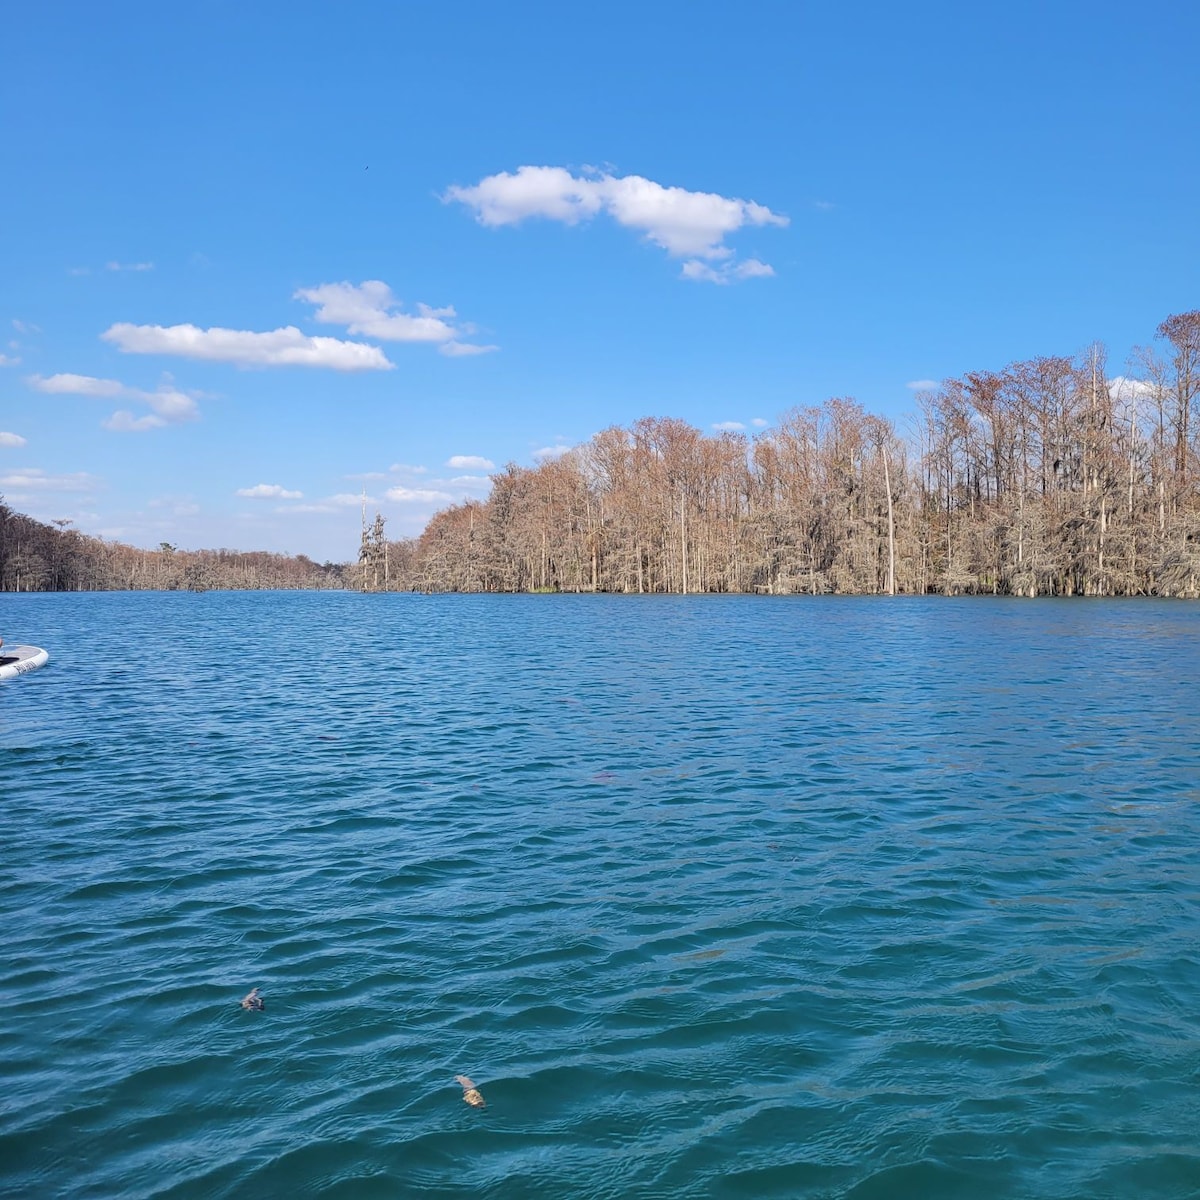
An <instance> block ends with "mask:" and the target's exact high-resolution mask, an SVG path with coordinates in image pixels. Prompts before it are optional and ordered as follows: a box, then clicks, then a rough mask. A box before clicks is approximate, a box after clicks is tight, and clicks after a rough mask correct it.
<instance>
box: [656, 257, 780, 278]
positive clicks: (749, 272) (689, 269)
mask: <svg viewBox="0 0 1200 1200" xmlns="http://www.w3.org/2000/svg"><path fill="white" fill-rule="evenodd" d="M774 274H775V268H774V267H771V266H768V265H767V264H766V263H765V262H759V261H758V259H757V258H748V259H746V261H745V262H740V263H720V264H718V265H717V266H715V267H713V266H711V265H710V264H708V263H706V262H701V261H700V259H698V258H689V259H688V260H687V262H685V263H684V264H683V266H682V267H681V268H680V271H679V278H680V279H690V280H692V282H693V283H720V284H725V283H737V282H738V281H739V280H742V279H766V278H768V277H770V276H772V275H774Z"/></svg>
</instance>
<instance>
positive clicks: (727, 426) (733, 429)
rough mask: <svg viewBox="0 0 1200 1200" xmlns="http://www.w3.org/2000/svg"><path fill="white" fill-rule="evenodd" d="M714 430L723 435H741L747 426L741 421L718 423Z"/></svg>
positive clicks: (715, 424)
mask: <svg viewBox="0 0 1200 1200" xmlns="http://www.w3.org/2000/svg"><path fill="white" fill-rule="evenodd" d="M713 428H714V429H716V430H719V431H720V432H721V433H740V432H741V431H742V430H743V429H745V428H746V426H745V425H743V424H742V423H741V421H717V422H715V423H714V424H713Z"/></svg>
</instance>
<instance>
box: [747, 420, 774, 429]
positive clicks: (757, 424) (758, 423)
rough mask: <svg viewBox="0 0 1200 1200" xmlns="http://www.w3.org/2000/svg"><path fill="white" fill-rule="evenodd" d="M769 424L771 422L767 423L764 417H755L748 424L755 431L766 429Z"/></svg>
mask: <svg viewBox="0 0 1200 1200" xmlns="http://www.w3.org/2000/svg"><path fill="white" fill-rule="evenodd" d="M770 423H771V422H770V421H768V420H767V419H766V417H755V418H754V419H753V420H752V421H751V422H750V424H751V425H753V426H754V428H755V429H766V427H767V426H768V425H770Z"/></svg>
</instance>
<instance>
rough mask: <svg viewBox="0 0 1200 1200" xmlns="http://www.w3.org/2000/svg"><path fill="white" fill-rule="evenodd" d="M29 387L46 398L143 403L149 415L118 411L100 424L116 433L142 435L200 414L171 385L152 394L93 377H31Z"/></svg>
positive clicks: (165, 382)
mask: <svg viewBox="0 0 1200 1200" xmlns="http://www.w3.org/2000/svg"><path fill="white" fill-rule="evenodd" d="M28 383H29V386H30V387H32V388H33V389H34V390H35V391H39V392H45V393H47V394H48V395H72V396H99V397H102V398H105V399H117V398H119V399H123V400H137V401H140V402H141V403H143V404H146V405H148V406H149V408H150V410H151V411H150V412H149V413H146V414H144V415H143V416H140V417H139V416H134V414H133V413H132V412H130V411H129V410H127V409H118V410H117V411H116V412H114V413H113V414H112V416H111V417H109V418H108V419H107V420H106V421H105V422H104V423H103V424H104V428H105V429H110V430H112V431H113V432H115V433H145V432H146V431H147V430H150V429H161V428H163V427H164V426H166V425H179V424H181V423H182V422H184V421H194V420H195V419H196V418H197V417H198V416H199V415H200V412H199V409H198V408H197V407H196V401H195V399H194V398H193V397H192V396H189V395H188V394H187V393H186V392H182V391H180V390H179V388H177V387H175V385H174V384H173V383H172V382H170V379H169V377H168V379H167V380H166V381H164V382H163V383H161V384H160V385H159V386H158V388H157V389H155V390H154V391H153V392H147V391H143V390H142V389H141V388H132V387H127V386H126V385H125V384H123V383H121V382H120V380H117V379H97V378H96V377H95V376H93V375H72V374H70V373H63V374H59V375H50V376H42V375H31V376H29V379H28Z"/></svg>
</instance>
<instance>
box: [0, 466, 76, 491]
mask: <svg viewBox="0 0 1200 1200" xmlns="http://www.w3.org/2000/svg"><path fill="white" fill-rule="evenodd" d="M99 482H100V481H99V480H98V479H97V478H96V477H95V476H94V475H89V474H88V473H87V472H86V471H75V472H74V473H72V474H68V475H51V474H49V473H48V472H46V471H43V470H42V469H41V468H40V467H30V468H29V469H28V470H25V471H13V472H11V473H10V474H8V475H0V487H3V488H25V489H27V490H30V491H38V492H90V491H94V490H95V489H96V487H97V486H98V485H99Z"/></svg>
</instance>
